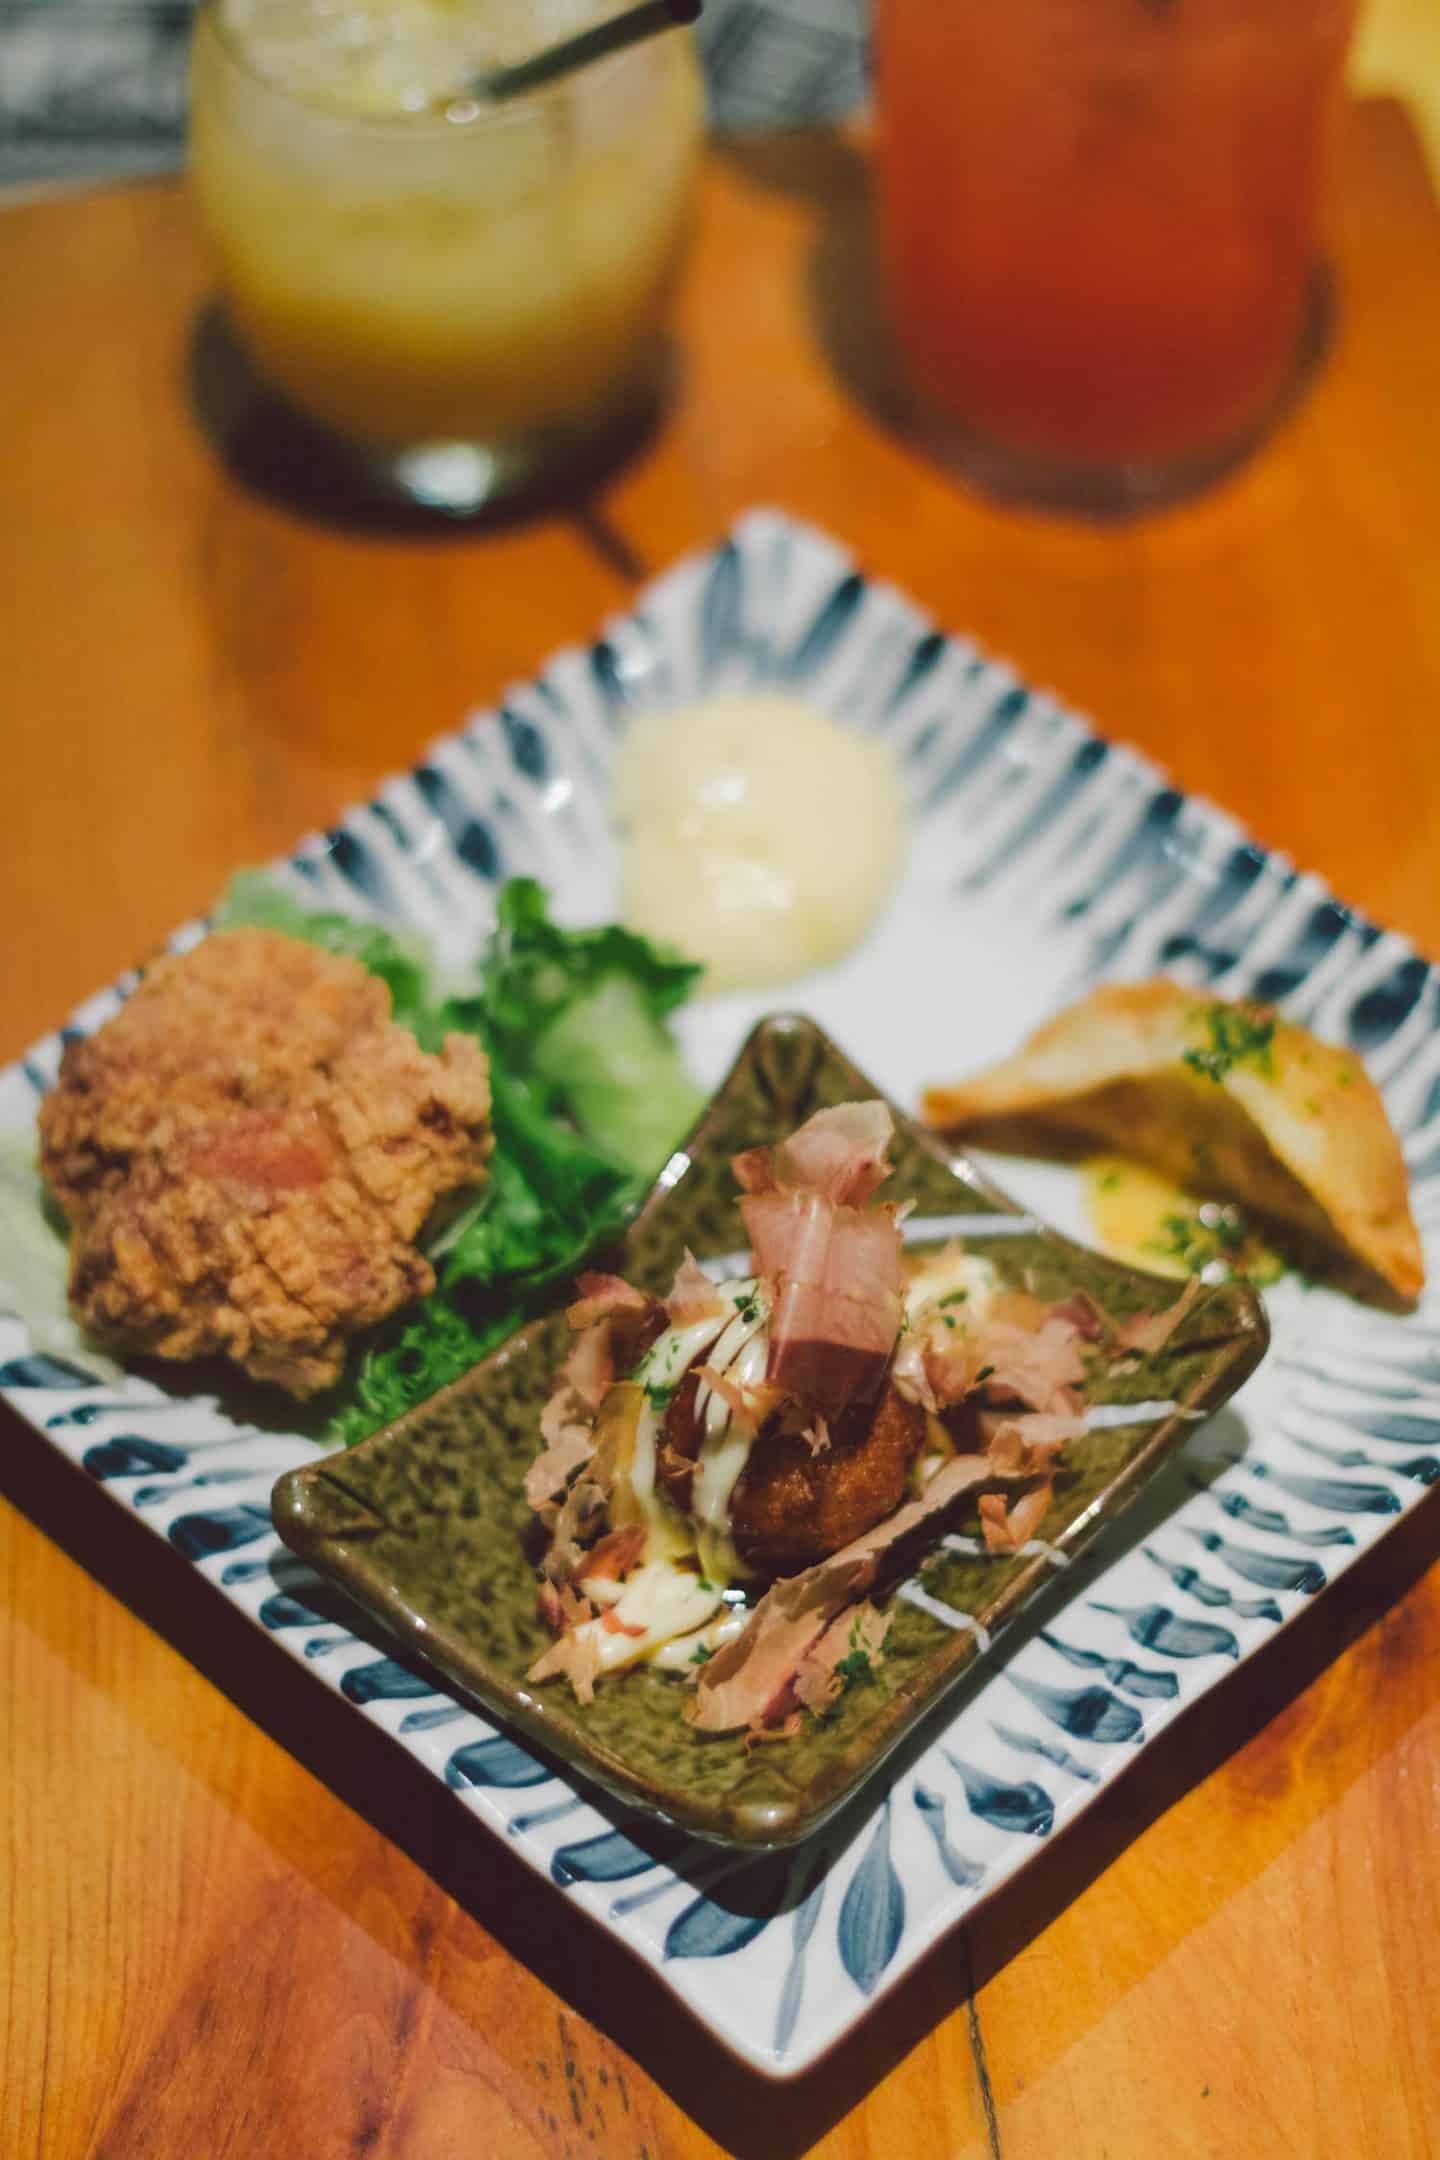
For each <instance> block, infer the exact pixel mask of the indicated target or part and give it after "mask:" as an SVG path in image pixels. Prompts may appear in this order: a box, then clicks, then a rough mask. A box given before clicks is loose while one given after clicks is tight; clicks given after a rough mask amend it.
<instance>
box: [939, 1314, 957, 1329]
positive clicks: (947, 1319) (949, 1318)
mask: <svg viewBox="0 0 1440 2160" xmlns="http://www.w3.org/2000/svg"><path fill="white" fill-rule="evenodd" d="M940 1318H941V1319H942V1320H943V1321H944V1323H945V1325H946V1327H948V1328H953V1327H954V1325H955V1315H954V1313H948V1312H945V1313H941V1315H940Z"/></svg>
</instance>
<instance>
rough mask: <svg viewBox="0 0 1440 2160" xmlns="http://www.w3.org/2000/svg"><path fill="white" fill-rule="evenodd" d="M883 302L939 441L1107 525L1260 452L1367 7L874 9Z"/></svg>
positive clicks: (1162, 0)
mask: <svg viewBox="0 0 1440 2160" xmlns="http://www.w3.org/2000/svg"><path fill="white" fill-rule="evenodd" d="M875 10H876V23H875V34H876V62H877V122H878V138H877V174H878V187H879V200H880V217H881V231H882V244H883V249H884V256H885V268H886V275H887V280H888V285H889V291H890V298H891V304H892V308H893V312H894V316H895V320H896V324H897V327H898V330H899V334H900V340H901V343H902V346H903V347H904V350H905V355H906V357H907V359H908V362H909V365H910V371H911V374H912V376H913V379H914V384H915V387H916V389H917V391H918V392H919V393H920V399H921V404H922V408H923V409H924V412H925V414H926V418H927V423H928V432H929V434H930V435H931V437H932V439H933V440H934V441H935V442H936V443H937V445H938V446H939V447H940V448H941V449H942V450H944V451H947V452H948V453H949V454H950V455H951V456H953V458H954V459H955V460H956V461H958V462H959V464H960V465H961V466H962V468H963V469H965V470H966V471H968V472H969V473H970V474H972V475H973V476H974V477H975V478H976V479H978V480H979V481H980V482H981V483H982V484H983V485H986V486H988V487H990V488H991V489H992V490H995V491H997V492H1000V493H1002V494H1006V495H1013V496H1019V497H1022V498H1026V499H1030V500H1038V501H1049V502H1054V503H1060V504H1068V505H1071V506H1073V507H1076V508H1080V509H1090V510H1096V511H1116V510H1125V509H1134V508H1141V507H1144V506H1146V505H1148V504H1151V503H1157V502H1162V501H1165V500H1168V499H1170V498H1172V497H1174V496H1176V495H1180V494H1184V493H1187V492H1189V491H1190V490H1191V489H1192V488H1194V487H1197V486H1200V485H1203V484H1204V483H1205V482H1207V481H1208V480H1210V479H1212V478H1214V477H1216V476H1217V475H1218V474H1219V473H1220V472H1222V471H1224V470H1225V469H1226V468H1227V467H1228V466H1229V465H1230V464H1232V463H1233V462H1234V461H1235V460H1237V459H1238V458H1239V457H1240V456H1242V455H1243V454H1244V453H1245V452H1246V451H1248V450H1249V449H1250V448H1252V447H1253V445H1254V444H1255V443H1256V442H1257V441H1258V440H1259V438H1260V437H1261V436H1262V435H1263V434H1264V432H1265V430H1266V428H1267V426H1268V425H1269V423H1270V422H1271V420H1272V419H1273V418H1274V417H1275V415H1276V414H1277V412H1278V411H1279V410H1280V409H1281V407H1282V406H1283V404H1284V403H1285V401H1286V398H1287V396H1288V394H1289V393H1290V391H1291V390H1292V389H1293V387H1294V385H1295V382H1296V380H1297V376H1298V373H1299V371H1300V370H1301V367H1302V365H1303V360H1304V355H1305V352H1306V348H1307V343H1308V342H1309V341H1310V340H1311V338H1312V336H1313V332H1314V327H1315V317H1316V307H1317V294H1318V291H1319V277H1318V259H1319V247H1320V220H1321V209H1322V201H1323V194H1324V182H1325V175H1326V168H1327V165H1328V163H1329V154H1330V150H1331V145H1332V139H1333V137H1334V134H1335V128H1336V122H1337V119H1338V115H1339V110H1340V101H1341V92H1342V83H1343V75H1344V61H1345V52H1346V47H1347V44H1348V42H1349V38H1350V33H1351V30H1352V27H1353V24H1354V17H1355V11H1356V0H875Z"/></svg>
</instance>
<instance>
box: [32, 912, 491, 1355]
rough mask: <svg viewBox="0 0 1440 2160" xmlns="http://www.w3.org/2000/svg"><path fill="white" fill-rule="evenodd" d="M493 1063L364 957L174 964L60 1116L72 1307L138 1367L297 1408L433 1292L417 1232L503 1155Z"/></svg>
mask: <svg viewBox="0 0 1440 2160" xmlns="http://www.w3.org/2000/svg"><path fill="white" fill-rule="evenodd" d="M489 1108H490V1087H489V1080H488V1077H487V1070H486V1062H485V1057H484V1053H483V1052H482V1051H481V1050H480V1048H479V1047H478V1045H477V1044H476V1043H475V1042H473V1041H472V1040H471V1039H470V1038H469V1037H468V1036H461V1035H452V1036H451V1037H450V1038H449V1039H448V1040H447V1042H446V1044H445V1047H444V1050H443V1052H442V1054H441V1055H440V1056H439V1057H431V1056H428V1055H427V1054H426V1053H425V1052H424V1051H422V1050H421V1049H420V1047H419V1045H418V1044H417V1043H416V1041H415V1039H414V1037H413V1036H412V1035H411V1034H410V1033H409V1032H408V1031H407V1030H406V1029H404V1028H401V1027H399V1026H397V1025H396V1024H395V1022H394V1021H392V1020H391V1018H390V993H389V990H388V989H387V987H386V986H385V984H384V983H383V982H381V981H380V980H379V979H378V978H377V977H375V976H373V975H371V974H369V973H368V972H367V971H366V969H364V968H363V967H361V966H360V964H359V963H358V961H354V960H351V959H348V958H344V957H342V956H340V955H337V954H333V953H327V952H324V951H321V950H319V949H318V948H316V947H314V946H311V945H307V944H303V943H301V942H300V941H299V940H298V939H295V938H289V937H284V936H282V935H281V934H279V933H278V932H276V931H272V930H230V931H221V932H217V933H216V934H215V935H213V936H211V937H208V938H206V939H204V940H203V941H202V943H201V944H199V945H197V946H196V947H195V948H194V949H193V951H191V952H189V953H186V954H184V955H182V956H179V957H167V958H165V959H162V960H158V961H156V962H155V964H154V965H153V966H152V967H151V968H149V969H148V970H147V972H146V974H145V976H144V979H143V981H142V982H141V983H140V985H139V987H138V988H137V989H136V990H135V991H134V993H133V994H132V996H131V997H130V999H129V1000H128V1002H127V1003H126V1004H125V1005H124V1006H123V1007H122V1009H121V1010H120V1012H118V1013H117V1014H116V1015H115V1017H114V1018H113V1019H112V1020H110V1021H108V1022H107V1023H106V1025H105V1026H104V1027H102V1028H101V1029H99V1031H98V1032H97V1033H96V1034H95V1035H93V1036H90V1037H89V1038H87V1039H85V1040H83V1041H75V1042H72V1043H71V1044H70V1045H69V1046H68V1048H67V1049H66V1052H65V1055H64V1058H63V1059H62V1061H61V1066H60V1077H59V1080H58V1083H57V1085H56V1086H55V1087H54V1088H53V1089H52V1090H51V1092H50V1094H49V1095H48V1096H47V1097H46V1099H45V1102H44V1104H43V1105H42V1107H41V1112H40V1136H41V1167H42V1169H43V1171H44V1174H45V1177H46V1179H47V1180H48V1182H49V1184H50V1187H51V1189H52V1191H53V1192H54V1194H55V1196H56V1198H57V1199H58V1200H59V1202H60V1205H61V1206H62V1207H63V1208H64V1210H65V1213H66V1216H67V1217H68V1218H69V1221H70V1224H71V1229H72V1239H71V1273H70V1296H71V1301H72V1303H73V1305H74V1307H75V1310H76V1312H77V1314H78V1316H79V1317H80V1318H81V1320H82V1321H83V1322H84V1323H85V1325H86V1326H87V1327H88V1328H90V1329H91V1330H92V1332H93V1333H94V1334H95V1335H96V1336H97V1337H98V1338H99V1339H100V1340H101V1341H103V1342H105V1343H106V1344H108V1345H109V1346H111V1347H113V1348H116V1349H119V1350H121V1351H130V1352H141V1353H143V1354H145V1355H148V1356H151V1357H160V1358H175V1359H186V1358H196V1357H203V1356H208V1355H211V1354H213V1353H219V1354H220V1355H222V1356H224V1357H227V1358H229V1359H231V1360H232V1361H233V1362H234V1363H235V1364H236V1365H238V1366H239V1367H240V1368H241V1369H242V1371H244V1372H246V1373H248V1374H250V1376H251V1377H252V1378H253V1379H256V1380H264V1381H270V1382H273V1383H274V1384H275V1385H277V1386H279V1387H282V1388H285V1389H287V1390H288V1391H289V1392H290V1393H291V1394H293V1395H298V1396H305V1395H312V1394H315V1393H316V1392H317V1391H319V1390H320V1389H323V1388H326V1387H328V1386H330V1385H332V1383H333V1382H334V1381H335V1380H336V1379H338V1377H339V1375H340V1371H341V1367H342V1365H343V1363H344V1359H345V1352H346V1347H347V1345H348V1343H349V1341H350V1339H351V1338H352V1337H353V1336H355V1335H356V1334H358V1333H360V1332H361V1330H363V1329H365V1328H369V1327H372V1326H373V1325H374V1324H375V1323H376V1322H377V1321H379V1320H383V1319H385V1318H386V1317H387V1316H388V1315H389V1314H390V1313H392V1312H394V1311H396V1310H397V1308H398V1307H400V1306H402V1305H405V1304H407V1303H409V1302H410V1300H412V1299H413V1298H417V1297H421V1296H423V1295H424V1294H425V1293H426V1292H427V1291H429V1290H430V1289H431V1288H433V1286H434V1280H435V1278H434V1273H433V1270H432V1269H431V1267H430V1264H429V1262H428V1261H427V1260H426V1259H425V1258H424V1257H423V1255H422V1254H420V1253H419V1252H417V1251H416V1249H415V1244H414V1240H415V1239H416V1237H417V1236H418V1235H419V1233H420V1231H421V1230H422V1228H423V1227H424V1225H425V1223H426V1222H427V1220H428V1219H429V1217H430V1216H431V1214H432V1211H433V1210H434V1208H435V1205H436V1202H437V1201H439V1200H441V1199H442V1198H443V1197H444V1196H445V1195H446V1194H449V1193H452V1192H455V1191H457V1190H458V1189H460V1188H462V1187H465V1186H471V1185H474V1184H476V1183H477V1182H478V1181H479V1180H480V1178H481V1177H482V1176H483V1173H484V1164H485V1158H486V1156H487V1154H488V1153H489V1149H490V1131H489Z"/></svg>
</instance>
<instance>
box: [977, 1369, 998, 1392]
mask: <svg viewBox="0 0 1440 2160" xmlns="http://www.w3.org/2000/svg"><path fill="white" fill-rule="evenodd" d="M994 1377H995V1368H994V1366H993V1365H982V1366H981V1367H980V1370H979V1372H977V1373H976V1375H975V1385H976V1387H982V1386H983V1385H984V1383H985V1382H986V1381H987V1380H993V1379H994Z"/></svg>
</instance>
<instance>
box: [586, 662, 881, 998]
mask: <svg viewBox="0 0 1440 2160" xmlns="http://www.w3.org/2000/svg"><path fill="white" fill-rule="evenodd" d="M614 809H615V814H616V818H617V820H618V823H619V826H620V832H621V841H622V850H623V853H622V886H623V899H624V912H625V919H626V921H627V922H629V923H630V924H631V925H632V926H633V927H634V928H635V929H637V930H641V931H644V932H645V933H646V934H647V935H649V936H652V937H657V938H663V939H665V940H666V941H668V942H669V943H671V944H674V945H678V946H679V947H680V948H681V949H682V951H684V952H686V953H688V954H689V955H690V956H691V957H692V958H693V959H696V960H701V961H703V962H704V964H705V970H706V973H705V985H704V987H705V988H706V989H707V990H710V991H720V990H735V989H742V988H749V987H754V986H758V985H760V984H764V983H778V982H786V981H789V980H790V979H791V978H792V977H794V976H797V975H804V974H806V973H808V972H809V971H810V970H811V969H812V968H818V967H824V966H826V965H828V964H829V962H831V961H833V960H838V959H839V958H840V957H841V956H842V955H843V954H844V953H847V952H849V951H850V949H851V948H852V947H853V946H855V945H857V944H859V942H860V940H861V939H862V938H863V937H864V936H865V934H866V932H867V931H868V930H869V929H870V927H871V925H872V923H873V922H874V921H875V919H876V917H877V915H878V914H879V912H880V909H881V907H882V906H883V904H884V901H885V899H886V897H887V895H888V894H889V892H890V889H891V887H892V886H893V885H894V883H895V879H896V877H897V875H898V872H899V869H900V864H901V859H902V857H903V854H904V849H905V841H906V825H907V819H906V810H905V797H904V789H903V787H902V784H901V779H900V773H899V768H898V766H897V765H896V762H895V758H894V755H893V753H892V752H891V750H890V748H889V746H888V745H887V744H885V743H883V742H880V741H877V740H875V739H874V738H872V737H870V736H866V735H862V734H860V733H859V732H858V731H857V730H855V729H853V728H847V727H844V726H842V725H841V724H840V723H839V722H837V721H835V720H832V719H831V718H830V717H829V716H828V714H826V713H823V712H820V711H818V710H817V709H816V708H815V707H813V706H810V705H805V704H802V703H801V702H800V701H799V700H797V699H793V698H787V697H781V696H778V695H775V694H773V693H765V694H759V693H754V694H749V695H735V696H728V697H719V698H715V699H713V700H711V701H710V702H709V703H707V704H704V705H696V706H693V707H690V708H689V709H687V710H685V711H681V712H667V713H652V714H645V715H643V716H641V717H640V718H639V719H637V720H636V721H634V722H633V724H632V725H631V728H630V730H629V733H628V734H627V736H626V738H625V741H624V743H623V744H622V746H621V750H620V755H619V758H618V760H617V764H616V775H615V794H614Z"/></svg>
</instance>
